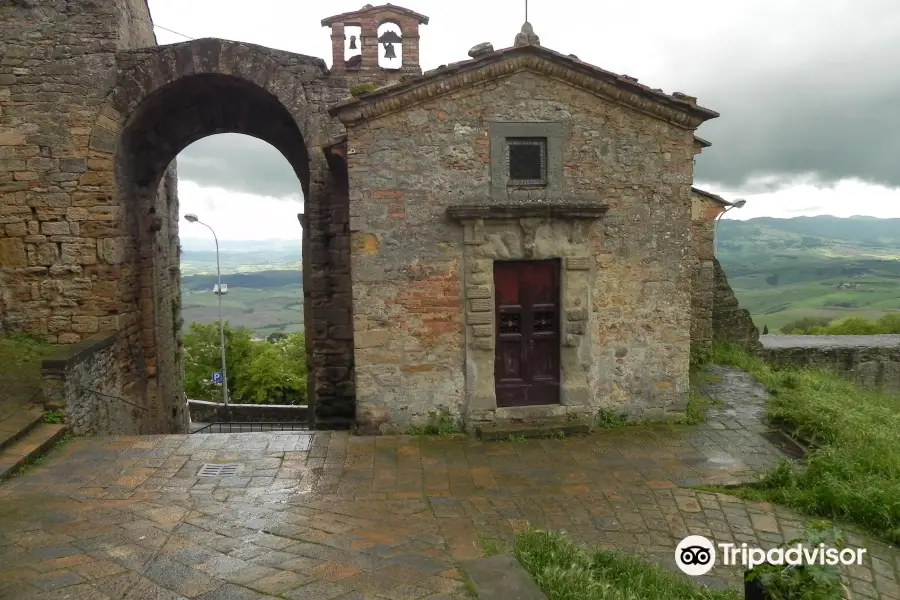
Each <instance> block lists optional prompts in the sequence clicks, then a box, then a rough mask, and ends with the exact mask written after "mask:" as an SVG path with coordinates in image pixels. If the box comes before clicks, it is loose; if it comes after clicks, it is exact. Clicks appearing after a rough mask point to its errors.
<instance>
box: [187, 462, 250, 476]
mask: <svg viewBox="0 0 900 600" xmlns="http://www.w3.org/2000/svg"><path fill="white" fill-rule="evenodd" d="M240 469H241V465H234V464H231V465H214V464H205V465H203V466H202V467H200V471H199V472H198V473H197V477H234V476H235V475H237V474H238V471H239V470H240Z"/></svg>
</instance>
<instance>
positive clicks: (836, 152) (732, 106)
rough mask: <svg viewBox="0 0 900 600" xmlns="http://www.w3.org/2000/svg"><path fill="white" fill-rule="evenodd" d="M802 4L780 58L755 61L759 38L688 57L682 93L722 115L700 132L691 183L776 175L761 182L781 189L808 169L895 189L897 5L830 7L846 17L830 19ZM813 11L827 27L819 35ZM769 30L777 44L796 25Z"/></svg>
mask: <svg viewBox="0 0 900 600" xmlns="http://www.w3.org/2000/svg"><path fill="white" fill-rule="evenodd" d="M807 7H808V15H807V16H808V20H807V22H805V23H803V24H802V25H800V24H798V26H797V27H798V28H801V29H798V30H797V33H798V34H801V35H799V36H798V37H799V39H798V41H797V43H796V44H794V45H790V44H788V45H786V46H783V47H782V48H781V53H780V55H779V54H778V53H775V52H771V49H769V50H770V52H769V53H768V54H766V53H762V56H758V57H755V56H754V51H755V50H757V49H758V48H760V47H765V43H764V42H762V41H761V40H754V39H750V38H749V37H744V38H738V39H727V40H725V39H723V40H718V39H716V38H715V37H714V38H712V39H711V40H710V41H709V42H710V43H709V46H710V48H709V50H710V51H711V53H714V54H719V56H718V58H714V59H710V57H709V56H700V55H699V54H698V55H695V56H693V57H690V58H691V59H693V60H694V61H696V63H695V64H696V65H697V66H695V67H693V68H692V69H691V70H692V71H693V73H692V74H691V77H690V79H693V80H694V81H692V82H690V83H691V86H690V89H689V93H691V94H692V95H696V96H698V99H699V102H700V104H702V105H703V106H708V107H709V108H712V109H713V110H716V111H718V112H720V113H721V115H722V116H721V117H719V118H718V119H714V120H712V121H710V122H708V123H705V124H704V125H702V126H701V127H700V129H699V131H698V134H699V135H700V136H701V137H703V138H705V139H708V140H709V141H710V142H712V144H713V146H712V147H711V148H707V149H705V150H704V151H703V153H702V154H701V155H700V156H698V157H697V171H696V176H697V178H698V179H703V180H707V181H710V180H711V181H715V182H717V183H720V184H723V185H728V186H744V185H747V184H748V183H749V182H748V180H749V179H753V178H756V177H757V176H759V175H776V176H778V175H780V176H781V177H770V178H768V180H767V185H768V186H774V187H775V189H778V188H780V187H784V185H785V184H788V183H792V182H793V180H794V179H795V176H796V175H798V174H803V173H809V172H812V173H815V175H816V176H817V179H818V181H816V182H815V183H816V184H817V185H820V186H821V185H823V184H824V185H828V184H830V183H834V182H835V181H837V180H840V179H844V178H857V179H861V180H863V181H867V182H870V183H878V184H882V185H888V186H900V169H898V168H897V157H898V156H900V110H898V106H900V70H898V69H897V68H896V61H895V57H896V56H897V55H900V19H898V18H896V17H897V15H898V12H897V6H896V2H894V1H893V0H892V1H891V2H883V1H881V0H854V1H853V2H840V3H838V4H837V5H835V3H829V8H830V9H831V11H836V12H837V13H843V14H828V13H829V10H828V9H827V8H826V4H825V3H817V4H807ZM820 12H821V13H822V14H823V15H827V16H828V17H830V18H831V19H832V20H833V21H832V22H831V24H830V25H828V26H823V27H822V28H821V30H820V31H817V30H816V24H817V18H818V17H817V13H820ZM860 13H861V14H860ZM822 18H825V17H822ZM841 22H843V23H844V27H843V28H842V27H840V26H839V24H840V23H841ZM773 31H776V32H777V33H780V34H781V36H782V39H781V42H782V43H783V42H784V40H785V39H788V36H790V35H791V33H792V32H793V29H792V27H791V26H788V25H787V24H786V23H775V22H773ZM753 33H754V34H757V35H758V34H759V33H760V29H759V27H756V28H754V31H753ZM804 38H805V39H804ZM716 48H720V49H721V52H719V53H717V52H716ZM680 87H685V88H688V85H682V86H680Z"/></svg>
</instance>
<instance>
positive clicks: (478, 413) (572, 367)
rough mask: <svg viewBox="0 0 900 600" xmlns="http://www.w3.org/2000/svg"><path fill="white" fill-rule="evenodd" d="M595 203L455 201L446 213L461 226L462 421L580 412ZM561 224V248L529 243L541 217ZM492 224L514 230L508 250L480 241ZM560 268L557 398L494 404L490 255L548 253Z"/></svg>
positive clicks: (584, 400) (600, 210) (586, 399)
mask: <svg viewBox="0 0 900 600" xmlns="http://www.w3.org/2000/svg"><path fill="white" fill-rule="evenodd" d="M606 210H607V208H606V206H604V205H602V204H598V203H590V204H587V205H585V204H578V205H555V206H550V205H542V206H530V207H529V206H524V207H523V206H496V205H495V206H473V205H467V206H455V207H450V208H449V209H448V211H447V212H448V215H449V216H450V217H451V218H452V219H454V220H456V221H458V222H460V223H461V224H462V226H463V233H464V235H463V252H462V254H463V256H462V262H461V269H462V271H463V273H461V276H462V277H461V279H462V288H463V289H462V295H463V311H464V315H463V317H464V323H465V345H464V347H465V380H466V385H465V407H464V409H463V414H464V418H465V421H466V424H467V427H471V426H472V425H474V424H477V423H479V422H485V421H503V420H507V419H514V418H516V417H520V416H522V415H526V414H527V415H534V414H536V413H539V414H542V415H546V416H561V415H566V414H585V413H588V412H590V410H591V408H590V407H591V395H590V390H589V388H588V368H589V364H590V352H589V351H588V352H585V347H586V345H589V343H590V342H589V338H590V329H589V319H588V315H589V314H590V298H591V292H590V291H591V289H592V287H593V285H594V280H595V278H596V275H597V274H596V269H594V268H593V266H594V263H595V261H594V259H593V258H592V257H591V256H590V255H589V244H588V238H589V230H590V226H591V223H590V221H591V220H594V219H597V218H599V217H601V216H602V215H603V214H605V213H606ZM553 223H555V224H562V223H564V224H565V226H566V227H568V228H569V232H570V239H571V240H572V241H573V243H572V244H569V247H568V249H567V250H564V251H547V250H544V247H543V246H542V245H541V244H535V235H536V234H537V230H538V228H539V227H541V226H542V225H547V224H553ZM498 231H505V232H507V233H509V234H513V235H517V236H521V238H520V239H521V240H522V243H521V244H519V247H518V248H515V249H513V251H512V252H504V253H499V252H498V251H497V249H496V246H494V245H492V244H490V243H488V241H489V240H488V236H490V235H492V234H493V235H496V234H497V232H498ZM552 259H558V260H560V261H561V262H562V264H561V269H560V282H559V285H560V312H561V319H560V328H561V331H560V346H561V347H560V373H559V378H560V395H559V400H560V402H559V404H553V405H546V406H545V405H541V406H528V407H509V408H499V407H498V406H497V396H496V391H495V387H494V360H495V352H496V342H495V336H496V326H495V323H494V314H495V290H494V277H493V265H494V261H496V260H552Z"/></svg>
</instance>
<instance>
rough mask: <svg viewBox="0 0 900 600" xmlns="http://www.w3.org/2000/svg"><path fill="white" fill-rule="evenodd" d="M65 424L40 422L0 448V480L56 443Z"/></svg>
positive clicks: (64, 432)
mask: <svg viewBox="0 0 900 600" xmlns="http://www.w3.org/2000/svg"><path fill="white" fill-rule="evenodd" d="M67 430H68V427H67V426H66V425H51V424H50V423H40V424H39V425H37V426H36V427H33V428H32V429H31V430H30V431H29V432H28V433H27V434H25V435H24V436H23V437H21V438H20V439H18V440H16V441H15V442H13V443H12V444H11V445H9V446H8V447H6V448H4V449H3V450H0V481H2V480H4V479H8V478H9V477H12V475H13V474H14V473H15V472H16V471H17V470H18V469H19V468H20V467H21V466H22V465H24V464H25V463H28V462H32V461H34V460H35V459H37V458H38V457H40V456H41V455H43V454H45V453H46V452H47V451H48V450H50V449H51V448H53V446H55V445H56V442H58V441H59V440H60V438H62V437H63V436H64V435H66V431H67Z"/></svg>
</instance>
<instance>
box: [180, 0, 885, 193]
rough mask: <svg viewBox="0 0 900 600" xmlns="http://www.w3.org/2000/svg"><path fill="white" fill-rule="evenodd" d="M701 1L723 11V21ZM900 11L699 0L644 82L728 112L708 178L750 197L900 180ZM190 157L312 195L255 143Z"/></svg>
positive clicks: (700, 165)
mask: <svg viewBox="0 0 900 600" xmlns="http://www.w3.org/2000/svg"><path fill="white" fill-rule="evenodd" d="M653 2H654V0H646V3H647V4H648V5H652V4H653ZM701 5H703V6H706V8H705V9H704V10H706V11H716V14H715V15H713V16H711V17H710V19H711V23H712V22H714V24H707V23H704V18H703V15H704V10H701V8H702V6H701ZM726 5H727V9H726V8H724V7H725V6H726ZM719 7H723V8H719ZM651 12H652V11H651ZM898 15H900V11H898V9H897V1H896V0H832V1H830V2H813V1H811V0H733V1H732V2H728V3H725V4H722V3H720V2H711V1H710V2H705V3H704V2H699V4H698V8H697V23H696V27H695V29H694V30H692V31H691V30H687V29H685V30H683V31H678V32H675V31H673V32H672V33H671V36H669V35H667V36H666V37H667V38H668V41H666V42H659V41H658V39H657V40H654V41H653V42H652V43H654V44H655V45H654V47H653V56H654V57H655V58H654V60H657V61H662V64H663V66H662V67H661V68H654V69H653V70H654V71H655V73H653V74H651V73H646V74H645V75H641V81H642V82H644V83H647V84H648V85H650V86H651V87H662V88H664V89H665V90H666V91H675V90H679V91H683V92H685V93H688V94H690V95H693V96H697V97H698V98H699V102H700V104H702V105H703V106H706V107H709V108H712V109H714V110H716V111H718V112H720V113H721V115H722V116H721V117H719V118H718V119H714V120H712V121H710V122H708V123H706V124H704V125H703V126H701V127H700V129H699V130H698V134H699V135H700V136H702V137H703V138H706V139H708V140H710V141H711V142H712V144H713V146H712V147H711V148H707V149H706V150H704V151H703V153H702V154H701V155H700V156H698V157H697V170H696V174H695V177H696V180H698V181H704V182H711V183H715V184H717V185H719V186H722V187H728V188H731V189H738V188H739V189H740V191H741V193H760V192H767V191H768V192H771V191H776V190H778V189H781V188H784V187H787V186H790V185H793V184H796V183H797V182H798V180H799V179H798V177H799V176H800V175H803V174H807V173H814V174H815V178H813V179H809V178H807V179H805V181H808V182H810V183H814V184H815V185H817V186H818V187H823V186H825V187H827V186H829V185H831V184H833V183H834V182H836V181H838V180H840V179H845V178H857V179H861V180H864V181H868V182H872V183H879V184H882V185H889V186H900V168H897V157H900V108H898V107H900V69H897V68H896V65H895V57H896V56H898V55H900V18H898ZM717 19H718V20H717ZM729 19H731V20H729ZM436 21H437V20H436ZM429 35H430V34H429ZM434 35H438V34H437V32H436V33H435V34H434ZM687 40H690V41H689V42H688V41H687ZM632 41H633V40H632ZM647 43H648V44H649V43H651V42H649V41H648V42H647ZM583 44H584V45H583V46H579V47H577V48H573V49H572V50H574V51H575V53H576V54H578V55H579V56H581V57H582V58H583V59H585V60H588V61H590V62H594V63H596V64H598V65H599V66H600V67H609V66H611V65H605V64H604V62H606V61H605V60H604V56H605V55H604V53H603V52H599V51H597V50H596V49H593V48H592V46H591V43H590V38H589V37H588V38H585V39H584V41H583ZM634 44H635V47H637V46H638V42H634ZM623 51H627V48H625V49H624V50H623ZM454 52H455V51H454ZM445 62H446V61H445ZM438 64H439V63H438ZM431 66H436V65H425V67H426V68H430V67H431ZM634 66H639V65H638V63H634ZM626 72H627V71H626ZM632 74H635V75H639V73H636V72H635V73H632ZM645 79H646V81H645ZM179 161H180V170H179V172H180V175H181V177H182V178H184V179H187V180H192V181H195V182H197V183H198V184H201V185H204V186H219V187H225V188H227V189H231V190H236V191H242V192H247V193H254V194H264V195H270V196H275V197H283V196H294V197H297V196H298V195H299V194H300V190H299V183H298V181H297V179H296V177H295V176H294V174H293V171H292V170H291V168H290V167H289V165H288V164H287V161H286V160H285V159H284V158H283V157H282V156H281V155H280V154H279V153H278V152H277V151H276V150H275V149H274V148H272V147H271V146H268V145H267V144H265V143H264V142H261V141H258V140H254V139H251V138H246V137H243V136H236V135H222V136H215V137H212V138H207V139H205V140H201V141H199V142H197V143H195V144H193V145H192V146H190V147H189V148H187V149H186V150H185V151H184V152H183V153H182V154H181V155H180V156H179Z"/></svg>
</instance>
